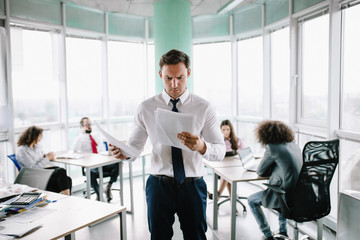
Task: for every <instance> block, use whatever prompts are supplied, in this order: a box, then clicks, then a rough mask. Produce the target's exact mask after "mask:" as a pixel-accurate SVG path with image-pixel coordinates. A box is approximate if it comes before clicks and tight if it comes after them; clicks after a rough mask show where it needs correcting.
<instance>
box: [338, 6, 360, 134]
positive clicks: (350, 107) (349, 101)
mask: <svg viewBox="0 0 360 240" xmlns="http://www.w3.org/2000/svg"><path fill="white" fill-rule="evenodd" d="M359 21H360V5H357V6H355V7H351V8H348V9H346V10H345V21H344V22H345V24H344V47H343V49H344V62H343V70H344V71H343V94H342V104H343V107H342V110H343V112H342V114H341V125H342V128H343V129H346V130H351V131H357V132H360V82H359V75H360V68H359V64H358V58H359V55H360V44H359V43H360V28H359V26H358V23H359Z"/></svg>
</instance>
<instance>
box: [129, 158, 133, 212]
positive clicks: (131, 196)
mask: <svg viewBox="0 0 360 240" xmlns="http://www.w3.org/2000/svg"><path fill="white" fill-rule="evenodd" d="M129 182H130V207H131V210H130V211H128V213H134V191H133V171H132V162H129Z"/></svg>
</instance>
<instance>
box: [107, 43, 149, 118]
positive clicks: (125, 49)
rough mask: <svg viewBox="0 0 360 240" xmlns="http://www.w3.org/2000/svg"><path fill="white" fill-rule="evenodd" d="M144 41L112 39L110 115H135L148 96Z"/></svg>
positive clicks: (110, 56)
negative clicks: (132, 41) (133, 41)
mask: <svg viewBox="0 0 360 240" xmlns="http://www.w3.org/2000/svg"><path fill="white" fill-rule="evenodd" d="M145 61H146V59H145V51H144V44H141V43H125V42H116V41H109V43H108V65H109V67H108V69H109V75H108V76H109V107H110V116H111V117H115V116H122V115H133V114H134V113H135V112H136V109H137V107H138V106H139V103H140V102H141V101H142V100H144V97H145V96H146V88H145V80H146V68H145Z"/></svg>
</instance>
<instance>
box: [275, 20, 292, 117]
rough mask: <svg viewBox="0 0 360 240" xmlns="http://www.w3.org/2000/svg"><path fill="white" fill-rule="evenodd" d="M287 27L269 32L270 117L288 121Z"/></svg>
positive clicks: (288, 63)
mask: <svg viewBox="0 0 360 240" xmlns="http://www.w3.org/2000/svg"><path fill="white" fill-rule="evenodd" d="M289 97H290V46H289V28H288V27H287V28H284V29H281V30H279V31H276V32H273V33H271V117H272V118H273V119H277V120H281V121H284V122H289V117H290V105H289Z"/></svg>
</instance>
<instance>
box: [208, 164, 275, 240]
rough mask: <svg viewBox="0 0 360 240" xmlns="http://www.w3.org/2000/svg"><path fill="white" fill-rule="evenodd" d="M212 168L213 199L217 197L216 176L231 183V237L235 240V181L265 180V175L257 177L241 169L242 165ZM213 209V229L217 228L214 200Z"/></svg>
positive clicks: (216, 210)
mask: <svg viewBox="0 0 360 240" xmlns="http://www.w3.org/2000/svg"><path fill="white" fill-rule="evenodd" d="M213 170H214V199H217V195H218V193H217V188H218V186H217V185H218V184H217V176H220V177H222V178H223V179H225V180H226V181H227V182H229V183H230V184H231V192H232V194H231V200H230V202H231V224H230V231H231V239H232V240H235V236H236V198H237V183H238V182H249V181H258V180H266V179H268V178H266V177H259V176H258V175H257V174H256V172H249V171H246V170H244V169H243V167H238V166H237V167H236V166H235V167H215V168H213ZM213 205H214V209H213V214H214V215H213V230H215V231H216V230H217V229H218V205H217V204H216V200H214V204H213Z"/></svg>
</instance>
